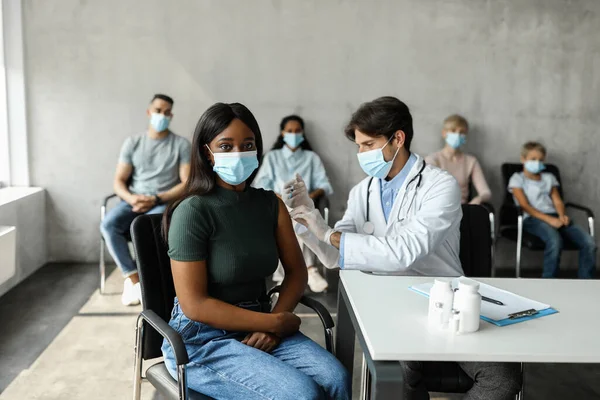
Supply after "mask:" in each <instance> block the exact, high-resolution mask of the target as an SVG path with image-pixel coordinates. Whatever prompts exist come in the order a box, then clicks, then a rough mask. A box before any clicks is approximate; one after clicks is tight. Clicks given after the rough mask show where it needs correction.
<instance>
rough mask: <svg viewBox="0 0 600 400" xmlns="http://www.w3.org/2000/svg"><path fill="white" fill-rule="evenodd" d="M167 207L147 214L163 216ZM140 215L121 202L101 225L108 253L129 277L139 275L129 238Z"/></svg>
mask: <svg viewBox="0 0 600 400" xmlns="http://www.w3.org/2000/svg"><path fill="white" fill-rule="evenodd" d="M165 208H166V206H165V205H164V204H163V205H160V206H156V207H154V208H152V209H150V210H149V211H148V212H147V213H146V214H162V212H163V211H165ZM138 215H142V214H140V213H136V212H133V210H132V207H131V206H130V205H129V204H128V203H127V202H125V201H123V200H121V202H120V203H119V204H117V205H116V206H114V207H113V208H111V209H110V210H108V212H107V213H106V216H105V217H104V220H103V221H102V223H101V224H100V232H101V233H102V236H103V237H104V241H105V242H106V247H108V252H109V253H110V255H111V256H112V258H113V260H115V262H116V263H117V265H118V266H119V268H121V272H123V276H125V277H128V276H131V275H133V274H136V273H137V269H136V266H135V262H134V261H133V258H131V254H130V253H129V246H128V244H127V236H128V233H129V227H130V226H131V223H132V222H133V220H134V219H135V217H137V216H138Z"/></svg>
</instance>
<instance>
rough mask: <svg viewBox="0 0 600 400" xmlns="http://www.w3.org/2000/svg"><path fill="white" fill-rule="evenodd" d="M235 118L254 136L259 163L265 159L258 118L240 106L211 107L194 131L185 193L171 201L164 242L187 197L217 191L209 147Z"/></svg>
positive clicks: (164, 216)
mask: <svg viewBox="0 0 600 400" xmlns="http://www.w3.org/2000/svg"><path fill="white" fill-rule="evenodd" d="M234 119H239V120H240V121H242V122H243V123H244V124H246V126H247V127H248V128H250V130H251V131H252V132H253V133H254V139H255V143H256V151H257V157H258V159H259V160H262V153H263V142H262V135H261V133H260V128H259V127H258V122H256V118H254V115H252V112H250V110H248V108H247V107H246V106H245V105H243V104H240V103H231V104H226V103H216V104H213V105H212V106H210V107H209V109H208V110H206V111H205V112H204V114H202V116H201V117H200V119H199V120H198V123H197V124H196V129H195V130H194V138H193V139H192V154H191V161H190V175H189V177H188V180H187V182H186V184H185V189H184V191H183V194H182V195H181V196H180V197H179V198H178V199H176V200H174V201H173V202H171V203H170V204H169V205H168V206H167V209H166V210H165V212H164V214H163V219H162V235H163V238H164V239H165V241H167V240H168V234H169V225H170V223H171V216H172V215H173V211H174V210H175V208H177V206H178V205H179V204H181V202H182V201H183V200H185V199H187V198H188V197H191V196H202V195H205V194H207V193H210V192H211V191H212V190H213V189H214V188H215V185H216V182H215V178H216V173H215V172H214V171H213V167H212V164H211V163H210V160H209V159H208V158H207V157H206V154H205V149H206V145H208V144H210V142H212V141H213V139H214V138H215V137H217V136H218V135H219V134H220V133H221V132H223V131H224V130H225V129H226V128H227V127H228V126H229V124H231V121H233V120H234ZM257 171H258V169H256V171H254V173H253V174H252V175H251V176H250V177H249V178H248V179H247V180H246V184H247V185H249V184H250V183H251V182H252V180H253V179H254V176H255V175H256V173H257Z"/></svg>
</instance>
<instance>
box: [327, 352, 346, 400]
mask: <svg viewBox="0 0 600 400" xmlns="http://www.w3.org/2000/svg"><path fill="white" fill-rule="evenodd" d="M336 361H337V360H336ZM320 380H321V382H320V384H321V386H322V387H323V389H324V390H325V392H326V393H327V394H328V397H329V398H332V399H340V400H342V399H348V400H349V399H350V398H351V393H350V387H351V380H352V377H351V376H350V373H349V372H348V371H347V370H346V368H344V366H343V365H342V364H341V363H339V362H337V363H330V364H329V365H328V368H327V372H326V373H324V374H323V375H322V378H321V379H320Z"/></svg>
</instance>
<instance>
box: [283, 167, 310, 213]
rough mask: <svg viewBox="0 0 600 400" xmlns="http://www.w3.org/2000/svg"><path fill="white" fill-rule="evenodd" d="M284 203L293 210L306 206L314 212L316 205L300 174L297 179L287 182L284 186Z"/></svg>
mask: <svg viewBox="0 0 600 400" xmlns="http://www.w3.org/2000/svg"><path fill="white" fill-rule="evenodd" d="M281 199H282V200H283V203H284V204H285V205H286V206H288V207H289V208H291V209H294V208H296V207H300V206H305V207H307V208H309V209H311V210H314V208H315V203H314V202H313V200H312V199H311V198H310V196H309V194H308V190H307V189H306V184H305V183H304V180H303V179H302V177H301V176H300V175H299V174H296V178H294V179H292V180H291V181H289V182H287V183H286V184H285V185H284V186H283V193H282V194H281Z"/></svg>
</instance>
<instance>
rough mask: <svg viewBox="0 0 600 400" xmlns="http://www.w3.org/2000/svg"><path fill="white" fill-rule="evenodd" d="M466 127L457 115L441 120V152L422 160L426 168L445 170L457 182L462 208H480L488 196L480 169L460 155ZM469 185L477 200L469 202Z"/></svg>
mask: <svg viewBox="0 0 600 400" xmlns="http://www.w3.org/2000/svg"><path fill="white" fill-rule="evenodd" d="M468 132H469V123H468V122H467V120H466V119H465V118H464V117H461V116H460V115H456V114H455V115H451V116H449V117H448V118H446V119H445V120H444V127H443V128H442V138H444V141H445V142H446V145H445V146H444V148H443V149H442V150H440V151H438V152H436V153H433V154H430V155H429V156H427V157H426V158H425V161H426V162H427V164H430V165H435V166H436V167H439V168H442V169H445V170H446V171H448V172H450V173H451V174H452V176H454V178H456V180H457V181H458V184H459V186H460V194H461V203H462V204H467V203H470V204H481V203H485V202H488V201H490V199H491V198H492V193H491V192H490V188H489V186H488V184H487V182H486V180H485V176H484V175H483V171H482V169H481V165H479V161H477V158H475V156H473V155H471V154H467V153H463V152H462V150H461V147H462V146H463V145H464V144H465V143H466V142H467V133H468ZM471 184H473V187H474V188H475V190H476V191H477V196H475V197H473V198H472V199H469V194H470V193H469V192H470V189H471Z"/></svg>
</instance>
